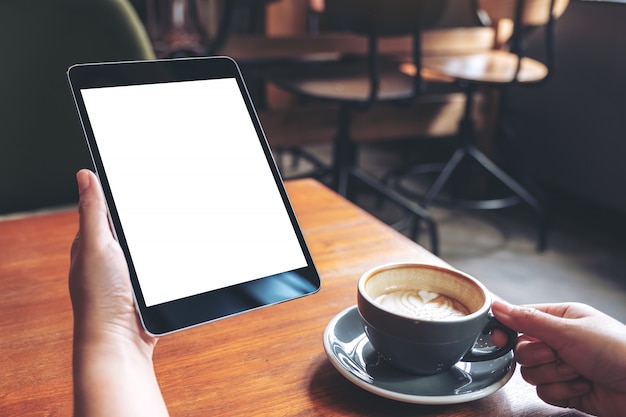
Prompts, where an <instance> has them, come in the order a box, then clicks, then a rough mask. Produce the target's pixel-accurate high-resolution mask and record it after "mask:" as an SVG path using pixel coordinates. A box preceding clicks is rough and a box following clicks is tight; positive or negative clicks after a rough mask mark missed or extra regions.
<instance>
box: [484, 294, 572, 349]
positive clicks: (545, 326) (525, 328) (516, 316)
mask: <svg viewBox="0 0 626 417" xmlns="http://www.w3.org/2000/svg"><path fill="white" fill-rule="evenodd" d="M491 309H492V312H493V315H494V316H495V317H496V318H497V319H498V320H499V321H500V322H501V323H502V324H504V325H505V326H508V327H510V328H511V329H513V330H515V331H517V332H519V333H524V334H525V335H526V336H530V337H532V338H536V339H539V340H542V341H543V342H545V343H547V344H549V345H550V346H552V347H554V348H556V349H557V350H558V348H559V347H560V345H561V343H562V342H563V340H564V338H563V333H564V329H565V327H567V324H568V320H567V319H565V318H563V314H564V312H560V311H558V309H555V308H554V306H552V307H551V308H550V309H548V310H547V311H549V312H547V311H542V309H541V306H516V305H512V304H508V303H505V302H503V301H500V300H494V302H493V304H492V306H491Z"/></svg>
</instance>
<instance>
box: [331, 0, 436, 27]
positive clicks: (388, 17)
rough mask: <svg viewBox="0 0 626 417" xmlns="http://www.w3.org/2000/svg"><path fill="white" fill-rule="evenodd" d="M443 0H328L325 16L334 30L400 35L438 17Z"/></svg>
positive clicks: (426, 24)
mask: <svg viewBox="0 0 626 417" xmlns="http://www.w3.org/2000/svg"><path fill="white" fill-rule="evenodd" d="M446 4H447V2H446V1H445V0H421V1H407V0H328V1H327V2H326V9H325V12H324V13H325V16H326V18H327V20H328V22H329V24H330V25H332V26H333V28H334V29H337V30H347V31H352V32H354V33H358V34H361V35H366V36H368V35H376V36H401V35H406V34H411V33H415V32H416V31H417V30H418V29H423V27H424V26H428V25H432V24H433V23H434V22H436V21H437V20H439V19H440V18H441V17H442V16H443V13H444V11H445V8H446Z"/></svg>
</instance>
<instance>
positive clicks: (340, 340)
mask: <svg viewBox="0 0 626 417" xmlns="http://www.w3.org/2000/svg"><path fill="white" fill-rule="evenodd" d="M324 349H325V350H326V354H327V355H328V358H329V359H330V362H331V363H332V364H333V365H334V367H335V368H337V370H338V371H339V372H340V373H341V374H342V375H343V376H345V377H346V378H348V380H350V381H351V382H353V383H354V384H356V385H358V386H359V387H361V388H363V389H365V390H367V391H369V392H372V393H374V394H377V395H380V396H382V397H386V398H390V399H393V400H398V401H403V402H407V403H414V404H456V403H462V402H468V401H473V400H477V399H479V398H483V397H486V396H488V395H490V394H493V393H494V392H496V391H497V390H499V389H500V388H502V387H503V386H504V384H506V383H507V382H508V381H509V379H511V376H512V375H513V372H514V371H515V361H514V360H513V352H510V353H509V354H507V355H504V356H502V357H500V358H498V359H493V360H490V361H485V362H458V363H457V364H456V365H455V366H454V367H453V368H452V369H450V370H448V371H446V372H444V373H441V374H437V375H431V376H419V375H412V374H409V373H404V372H401V371H399V370H396V369H395V368H392V367H391V366H389V365H388V364H386V363H385V362H384V361H383V360H382V359H381V358H380V357H379V355H378V353H377V352H376V351H375V350H374V348H373V347H372V345H371V344H370V343H369V340H368V339H367V336H366V335H365V333H364V331H363V326H362V324H361V318H360V316H359V312H358V311H357V308H356V306H353V307H350V308H348V309H346V310H344V311H342V312H341V313H339V314H338V315H336V316H335V317H334V318H333V319H332V320H331V321H330V323H328V326H326V330H325V331H324Z"/></svg>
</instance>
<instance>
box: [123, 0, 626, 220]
mask: <svg viewBox="0 0 626 417" xmlns="http://www.w3.org/2000/svg"><path fill="white" fill-rule="evenodd" d="M234 2H235V3H239V4H240V5H242V6H243V7H237V8H236V13H235V16H234V17H233V19H232V23H231V24H232V27H231V33H235V34H237V33H240V34H241V33H248V34H250V33H254V34H265V35H267V36H281V35H291V34H303V33H306V32H307V30H309V29H310V27H308V21H309V20H308V19H309V10H308V0H280V1H277V0H252V1H250V0H243V1H242V0H234ZM132 3H133V4H134V6H135V8H136V10H137V11H138V13H139V14H140V16H141V17H142V20H144V22H145V23H146V27H147V29H148V33H149V34H150V36H151V38H152V39H153V40H155V41H156V46H157V49H158V48H159V47H161V48H162V46H160V45H161V44H160V42H163V41H164V37H165V36H166V35H167V34H166V33H165V32H164V30H166V27H167V25H168V24H171V23H172V21H173V20H175V19H176V16H175V15H176V11H175V9H176V7H177V6H176V4H177V3H178V4H179V5H180V6H178V7H185V6H183V4H186V3H187V1H186V0H185V1H182V0H167V1H148V0H132ZM470 3H471V2H468V1H466V0H449V7H448V11H447V13H446V15H445V16H444V18H443V19H442V21H441V22H440V26H443V27H445V26H454V25H458V24H472V20H471V18H470V17H469V16H470V13H471V11H470V9H469V7H468V5H469V4H470ZM197 5H198V11H199V15H200V16H201V21H200V23H201V24H202V28H200V27H198V26H197V25H195V24H194V23H193V22H192V21H191V20H190V19H189V17H186V18H185V17H183V16H182V15H180V16H179V19H182V20H185V23H184V25H186V27H185V30H187V31H189V32H191V33H194V32H196V31H202V30H204V31H206V32H207V33H208V37H209V38H213V37H215V36H216V34H217V31H218V28H219V27H220V24H221V23H222V22H220V16H221V12H222V10H223V5H222V1H221V0H198V1H197ZM159 7H161V8H162V9H161V10H158V8H159ZM167 7H173V10H174V11H173V12H172V13H171V14H169V15H167V13H164V11H165V9H166V8H167ZM151 8H152V13H153V14H150V9H151ZM170 10H172V9H170ZM158 11H160V12H161V14H160V16H156V14H157V12H158ZM166 15H167V16H166ZM625 19H626V4H620V2H619V1H616V2H613V1H611V2H604V1H584V0H573V1H571V3H570V5H569V6H568V9H567V11H566V13H565V14H564V15H563V16H562V18H560V19H559V21H558V23H557V25H556V51H557V65H556V71H555V73H554V74H553V75H551V78H550V80H549V82H547V83H545V84H542V85H540V86H538V87H533V88H520V89H517V91H516V92H515V94H514V96H513V99H514V106H515V108H516V118H517V125H516V129H517V131H518V134H519V137H520V138H523V139H522V140H521V141H520V143H521V146H522V149H523V150H524V151H525V152H526V153H527V154H529V155H532V163H531V164H530V170H531V172H532V174H533V176H535V177H536V178H537V179H538V180H539V181H541V182H542V183H543V184H544V185H546V186H550V187H554V188H555V189H556V190H558V191H565V192H567V193H570V194H574V195H576V196H579V197H582V198H583V199H585V200H588V201H589V202H592V203H595V204H598V205H601V206H604V207H607V208H609V209H611V210H616V211H618V212H620V213H623V212H626V192H622V190H621V187H622V185H623V184H624V182H625V181H626V165H624V164H623V163H622V161H623V157H624V155H626V140H625V138H626V134H625V133H624V132H626V117H624V116H625V115H626V100H624V98H623V94H624V92H625V91H626V79H625V78H624V76H623V74H624V73H625V72H626V53H623V52H622V51H626V26H624V24H623V22H624V20H625ZM541 39H542V38H541V36H540V35H539V34H537V35H536V36H535V37H534V38H532V40H531V42H530V43H529V45H528V50H529V53H530V54H532V52H533V50H538V49H539V48H540V45H539V42H540V41H541ZM192 43H193V41H192ZM269 89H270V93H269V101H270V104H271V105H274V106H277V105H278V106H280V105H285V104H286V103H289V100H290V99H289V97H288V96H287V95H286V94H285V93H281V92H280V91H276V90H273V89H272V88H271V87H269Z"/></svg>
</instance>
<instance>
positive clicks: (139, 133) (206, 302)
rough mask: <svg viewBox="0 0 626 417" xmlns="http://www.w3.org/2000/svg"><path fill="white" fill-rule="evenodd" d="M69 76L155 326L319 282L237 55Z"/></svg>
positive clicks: (139, 297) (110, 66) (168, 327)
mask: <svg viewBox="0 0 626 417" xmlns="http://www.w3.org/2000/svg"><path fill="white" fill-rule="evenodd" d="M68 79H69V82H70V86H71V90H72V93H73V95H74V99H75V102H76V106H77V109H78V114H79V117H80V120H81V122H82V126H83V129H84V132H85V136H86V138H87V143H88V145H89V149H90V152H91V156H92V158H93V163H94V166H95V169H96V172H97V174H98V176H99V177H100V180H101V182H102V187H103V189H104V194H105V196H106V200H107V203H108V208H109V213H110V218H111V223H112V225H113V228H114V231H115V233H116V236H117V239H118V241H119V243H120V245H121V247H122V249H123V251H124V253H125V255H126V260H127V262H128V267H129V270H130V276H131V281H132V286H133V290H134V294H135V299H136V304H137V307H138V310H139V315H140V317H141V321H142V323H143V326H144V327H145V329H146V330H147V331H148V332H150V333H152V334H154V335H162V334H166V333H170V332H173V331H177V330H180V329H184V328H188V327H191V326H195V325H199V324H202V323H206V322H209V321H212V320H216V319H220V318H223V317H226V316H230V315H233V314H238V313H242V312H245V311H249V310H252V309H257V308H259V307H264V306H268V305H271V304H275V303H279V302H283V301H286V300H291V299H294V298H298V297H302V296H305V295H307V294H311V293H314V292H316V291H317V290H318V289H319V287H320V280H319V276H318V274H317V272H316V269H315V266H314V265H313V261H312V259H311V255H310V253H309V251H308V249H307V246H306V243H305V241H304V238H303V236H302V232H301V230H300V228H299V226H298V222H297V220H296V217H295V215H294V213H293V210H292V208H291V205H290V203H289V199H288V197H287V194H286V192H285V189H284V187H283V183H282V180H281V177H280V174H279V172H278V169H277V167H276V164H275V163H274V160H273V158H272V154H271V152H270V150H269V147H268V145H267V142H266V140H265V136H264V134H263V130H262V128H261V125H260V124H259V120H258V118H257V115H256V112H255V110H254V107H253V105H252V102H251V100H250V97H249V95H248V92H247V90H246V87H245V84H244V81H243V79H242V76H241V73H240V71H239V69H238V67H237V65H236V63H235V62H234V61H233V60H232V59H230V58H227V57H210V58H189V59H174V60H156V61H138V62H116V63H98V64H84V65H76V66H73V67H71V68H70V69H69V71H68Z"/></svg>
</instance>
